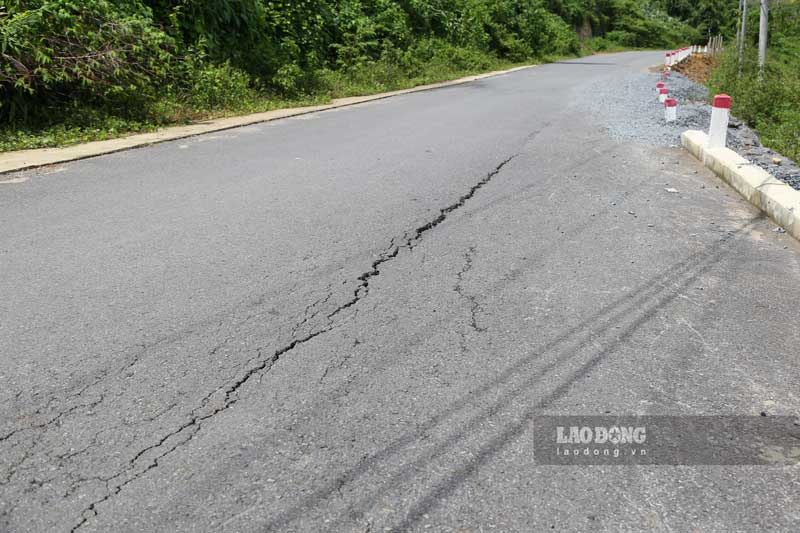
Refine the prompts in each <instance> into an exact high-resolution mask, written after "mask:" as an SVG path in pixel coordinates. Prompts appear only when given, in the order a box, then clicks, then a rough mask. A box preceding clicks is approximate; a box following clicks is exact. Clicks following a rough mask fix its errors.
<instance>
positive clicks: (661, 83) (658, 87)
mask: <svg viewBox="0 0 800 533" xmlns="http://www.w3.org/2000/svg"><path fill="white" fill-rule="evenodd" d="M665 87H666V85H664V82H663V81H660V82H658V83H656V94H659V92H660V89H663V88H665Z"/></svg>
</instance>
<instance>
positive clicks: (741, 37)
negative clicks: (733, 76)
mask: <svg viewBox="0 0 800 533" xmlns="http://www.w3.org/2000/svg"><path fill="white" fill-rule="evenodd" d="M746 39H747V0H742V27H741V30H740V34H739V78H741V77H742V63H743V62H744V43H745V40H746Z"/></svg>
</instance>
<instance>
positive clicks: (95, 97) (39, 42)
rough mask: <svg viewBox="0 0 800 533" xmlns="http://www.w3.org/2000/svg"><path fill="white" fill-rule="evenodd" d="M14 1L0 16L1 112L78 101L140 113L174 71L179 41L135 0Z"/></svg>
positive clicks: (11, 115) (27, 112)
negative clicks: (175, 43) (155, 88)
mask: <svg viewBox="0 0 800 533" xmlns="http://www.w3.org/2000/svg"><path fill="white" fill-rule="evenodd" d="M15 7H16V9H13V8H15ZM11 8H12V10H11V11H10V12H9V13H8V14H7V15H6V16H4V17H2V18H0V42H2V47H1V48H0V54H1V55H2V58H3V62H2V64H0V96H1V97H2V99H0V119H5V120H7V121H13V120H15V119H16V118H22V119H26V118H29V117H30V116H31V115H34V114H35V113H34V111H35V110H36V109H38V110H40V113H39V115H41V114H42V113H41V111H45V113H49V112H50V111H51V110H52V108H62V107H67V106H69V105H70V104H72V103H74V102H76V101H84V102H87V103H90V104H91V105H94V106H99V107H103V106H114V107H124V108H125V109H126V110H130V112H131V113H132V114H135V113H136V110H137V109H141V101H142V100H145V99H148V98H152V97H153V96H154V94H153V91H152V88H153V86H154V84H156V83H158V82H159V80H163V79H165V78H166V77H167V74H168V72H169V71H170V66H171V63H172V59H173V58H172V54H171V51H172V48H173V42H172V41H171V39H170V38H169V37H167V35H166V34H165V33H163V32H162V31H160V30H158V29H157V28H156V27H155V26H154V25H153V24H152V20H151V19H150V17H149V11H148V10H147V9H146V8H144V7H142V6H141V5H139V4H137V3H135V2H130V3H126V2H116V3H112V2H109V1H106V0H92V1H90V2H78V1H74V0H41V1H38V2H22V1H20V2H16V3H14V4H12V5H11ZM34 118H41V117H34Z"/></svg>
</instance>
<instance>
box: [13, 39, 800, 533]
mask: <svg viewBox="0 0 800 533" xmlns="http://www.w3.org/2000/svg"><path fill="white" fill-rule="evenodd" d="M661 58H663V53H658V52H652V53H651V52H636V53H623V54H614V55H604V56H597V57H592V58H584V59H580V60H572V61H563V62H559V63H554V64H550V65H545V66H541V67H537V68H534V69H529V70H522V71H518V72H515V73H513V74H508V75H503V76H498V77H495V78H491V79H485V80H482V81H479V82H475V83H470V84H466V85H461V86H457V87H450V88H446V89H441V90H436V91H430V92H424V93H417V94H411V95H405V96H400V97H396V98H391V99H388V100H382V101H379V102H373V103H369V104H366V105H359V106H354V107H349V108H344V109H339V110H335V111H327V112H321V113H316V114H311V115H305V116H302V117H297V118H293V119H287V120H281V121H276V122H270V123H265V124H260V125H254V126H248V127H243V128H240V129H235V130H230V131H226V132H221V133H218V134H211V135H204V136H200V137H196V138H192V139H186V140H183V141H176V142H169V143H164V144H160V145H156V146H150V147H146V148H142V149H138V150H132V151H127V152H121V153H116V154H111V155H107V156H102V157H97V158H94V159H89V160H84V161H79V162H75V163H70V164H65V165H61V166H57V167H51V168H46V169H39V170H35V171H29V172H27V173H25V174H24V177H25V178H27V179H26V180H19V181H18V182H16V183H13V184H7V185H3V186H0V228H2V229H0V530H2V531H81V532H83V531H383V530H390V531H391V530H395V531H407V530H411V531H416V530H420V531H422V530H428V531H430V530H433V531H485V530H490V529H496V530H500V531H531V530H551V529H561V530H586V529H596V530H613V531H619V530H640V529H661V530H668V529H673V530H689V529H693V530H725V531H736V530H740V531H753V530H763V529H778V530H791V529H795V528H796V527H797V524H798V523H799V522H800V482H799V481H800V472H799V471H798V468H797V465H796V464H794V465H790V466H771V467H765V466H638V467H626V466H616V467H613V466H612V467H602V466H546V465H542V464H539V463H537V461H536V460H535V458H534V455H533V449H532V434H531V431H532V428H531V420H532V417H533V416H534V415H536V414H574V415H587V414H598V415H602V414H613V415H621V414H659V415H712V414H738V415H758V414H759V413H762V412H763V413H764V414H765V415H767V416H773V415H796V414H797V413H798V411H799V408H800V395H798V391H800V373H799V372H798V358H799V357H800V353H798V352H799V350H798V346H800V328H798V327H797V320H796V313H797V302H798V301H800V246H799V245H798V243H797V242H795V241H794V240H792V239H791V238H790V237H788V236H787V235H782V234H780V233H777V232H775V231H774V225H773V224H771V223H770V222H769V220H767V219H765V218H764V217H763V215H761V214H760V213H759V212H758V210H756V209H755V208H753V207H751V206H750V205H748V204H747V203H746V202H744V201H743V200H742V199H740V198H739V196H738V195H737V194H736V193H735V192H734V191H732V190H731V189H729V188H728V187H727V186H726V185H724V184H723V183H722V182H721V181H719V180H718V179H717V178H716V177H715V176H714V175H713V174H712V173H711V172H710V171H708V170H707V169H705V168H704V167H703V166H702V165H701V164H700V163H699V162H697V161H695V160H694V159H693V158H692V157H691V156H690V155H689V154H688V153H686V152H684V151H682V150H681V149H679V148H670V147H664V146H657V145H655V144H648V143H647V142H633V141H630V140H625V139H621V138H619V137H618V136H614V135H612V133H611V131H612V126H613V125H612V124H610V123H609V121H608V120H605V119H604V118H603V117H602V116H600V115H598V114H595V113H588V112H587V110H586V106H585V103H584V102H583V100H591V98H592V96H591V88H592V87H604V88H609V87H610V88H612V89H611V90H613V87H615V86H616V87H619V85H615V84H619V83H620V81H619V80H623V79H625V78H626V77H627V76H631V75H638V74H639V73H642V72H646V70H647V68H648V67H651V66H653V65H657V64H658V62H659V61H660V60H661ZM604 90H607V89H604ZM620 90H621V87H620ZM653 105H654V106H658V104H657V102H655V101H654V104H653ZM629 113H630V114H631V115H630V116H631V120H637V117H636V116H635V113H636V109H633V108H632V109H631V110H630V111H629ZM654 127H660V126H659V125H658V124H655V125H654Z"/></svg>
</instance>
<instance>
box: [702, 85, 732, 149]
mask: <svg viewBox="0 0 800 533" xmlns="http://www.w3.org/2000/svg"><path fill="white" fill-rule="evenodd" d="M730 117H731V97H730V96H728V95H727V94H718V95H716V96H715V97H714V106H713V107H712V108H711V125H710V126H709V128H708V144H706V148H725V144H726V143H727V141H728V119H730Z"/></svg>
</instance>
